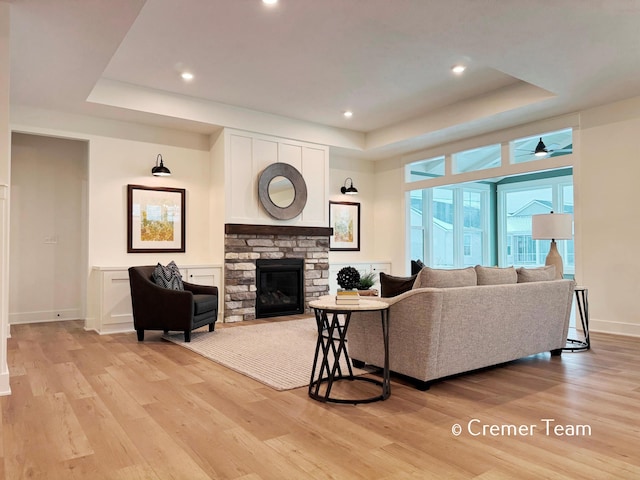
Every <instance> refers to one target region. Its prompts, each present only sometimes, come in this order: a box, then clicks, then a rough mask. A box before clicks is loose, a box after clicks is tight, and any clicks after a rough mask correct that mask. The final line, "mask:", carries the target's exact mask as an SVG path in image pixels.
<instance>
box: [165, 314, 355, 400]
mask: <svg viewBox="0 0 640 480" xmlns="http://www.w3.org/2000/svg"><path fill="white" fill-rule="evenodd" d="M162 338H164V339H165V340H169V341H171V342H174V343H176V344H178V345H180V346H182V347H185V348H188V349H189V350H192V351H194V352H196V353H198V354H200V355H202V356H203V357H206V358H208V359H210V360H212V361H214V362H216V363H219V364H221V365H224V366H225V367H227V368H230V369H232V370H235V371H236V372H239V373H241V374H243V375H246V376H247V377H250V378H253V379H254V380H257V381H258V382H261V383H263V384H265V385H268V386H269V387H271V388H274V389H275V390H291V389H293V388H299V387H303V386H307V385H309V380H310V378H311V368H312V367H313V356H314V354H315V348H316V340H317V338H318V329H317V327H316V321H315V318H313V317H310V318H304V319H301V320H289V321H280V322H272V323H261V324H258V325H249V326H241V325H239V326H233V327H228V328H218V329H216V330H215V331H214V332H208V331H194V332H192V333H191V342H189V343H186V342H185V341H184V334H183V333H175V334H168V335H164V336H163V337H162ZM341 367H342V368H343V372H345V371H346V368H347V366H346V362H344V361H343V362H342V363H341ZM353 373H354V375H361V374H363V373H366V372H365V371H364V370H360V369H355V368H354V369H353Z"/></svg>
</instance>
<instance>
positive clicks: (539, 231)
mask: <svg viewBox="0 0 640 480" xmlns="http://www.w3.org/2000/svg"><path fill="white" fill-rule="evenodd" d="M572 220H573V219H572V215H571V214H569V213H548V214H543V215H532V216H531V238H533V239H534V240H571V239H572V238H573V231H572V230H573V228H572Z"/></svg>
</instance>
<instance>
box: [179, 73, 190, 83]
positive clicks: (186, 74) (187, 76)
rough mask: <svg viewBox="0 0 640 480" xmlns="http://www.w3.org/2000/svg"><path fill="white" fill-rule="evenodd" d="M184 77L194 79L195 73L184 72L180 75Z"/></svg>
mask: <svg viewBox="0 0 640 480" xmlns="http://www.w3.org/2000/svg"><path fill="white" fill-rule="evenodd" d="M180 76H181V77H182V79H183V80H187V81H189V80H193V73H189V72H182V74H181V75H180Z"/></svg>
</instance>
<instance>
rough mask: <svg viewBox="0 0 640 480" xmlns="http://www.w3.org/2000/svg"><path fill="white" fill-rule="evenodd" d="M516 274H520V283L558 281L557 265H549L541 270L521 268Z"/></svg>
mask: <svg viewBox="0 0 640 480" xmlns="http://www.w3.org/2000/svg"><path fill="white" fill-rule="evenodd" d="M516 272H518V283H525V282H544V281H548V280H555V279H556V267H555V265H547V266H546V267H540V268H524V267H519V268H518V269H516Z"/></svg>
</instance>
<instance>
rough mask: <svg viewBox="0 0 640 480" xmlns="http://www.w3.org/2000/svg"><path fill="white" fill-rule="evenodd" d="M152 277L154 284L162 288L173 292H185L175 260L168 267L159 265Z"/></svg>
mask: <svg viewBox="0 0 640 480" xmlns="http://www.w3.org/2000/svg"><path fill="white" fill-rule="evenodd" d="M151 276H152V278H153V282H154V283H155V284H156V285H158V286H160V287H163V288H169V289H171V290H184V283H183V282H182V275H181V274H180V269H179V268H178V266H177V265H176V263H175V262H174V261H173V260H172V261H171V262H169V264H168V265H167V266H166V267H165V266H164V265H162V264H161V263H158V264H157V265H156V268H155V269H154V270H153V274H152V275H151Z"/></svg>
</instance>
